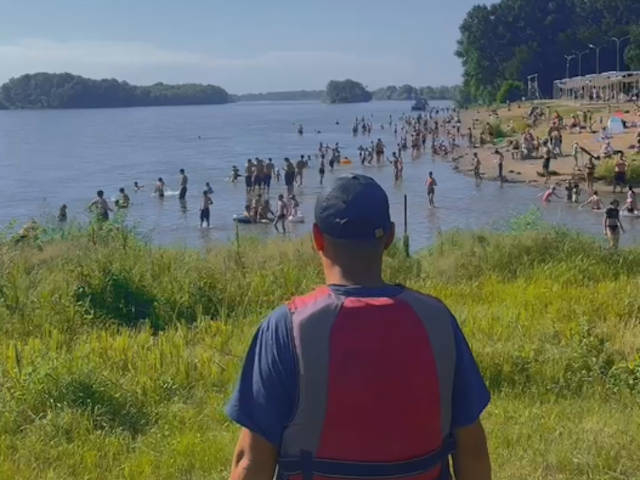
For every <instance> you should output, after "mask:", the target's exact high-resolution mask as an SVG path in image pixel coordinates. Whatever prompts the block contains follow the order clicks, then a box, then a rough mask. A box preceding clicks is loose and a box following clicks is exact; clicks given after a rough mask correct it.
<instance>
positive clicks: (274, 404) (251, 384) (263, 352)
mask: <svg viewBox="0 0 640 480" xmlns="http://www.w3.org/2000/svg"><path fill="white" fill-rule="evenodd" d="M331 289H332V290H333V292H334V293H336V294H337V295H341V296H345V297H365V298H372V297H391V298H392V297H395V296H397V295H399V294H400V293H402V291H403V290H404V287H401V286H394V285H388V286H385V287H380V288H365V287H357V286H349V287H344V286H333V285H332V286H331ZM451 322H452V326H453V335H454V342H455V348H456V367H455V373H454V380H453V397H452V409H451V415H452V417H451V428H452V430H455V429H457V428H460V427H465V426H468V425H471V424H472V423H474V422H475V421H477V420H478V418H479V417H480V414H481V413H482V412H483V411H484V409H485V408H486V407H487V405H488V404H489V398H490V395H489V390H488V389H487V387H486V385H485V383H484V380H483V379H482V375H481V374H480V370H479V369H478V365H477V364H476V361H475V359H474V358H473V354H472V353H471V349H470V348H469V344H468V343H467V340H466V339H465V338H464V335H463V334H462V331H461V330H460V326H459V325H458V322H457V321H456V319H455V318H454V317H453V315H452V316H451ZM297 401H298V365H297V357H296V353H295V346H294V340H293V332H292V331H291V314H290V312H289V310H288V308H287V307H286V306H282V307H280V308H278V309H277V310H274V311H273V312H272V313H271V315H269V317H267V319H266V320H265V321H264V322H263V323H262V324H261V325H260V327H259V328H258V331H257V332H256V334H255V336H254V337H253V341H252V342H251V346H250V347H249V351H248V353H247V356H246V358H245V362H244V366H243V368H242V373H241V375H240V381H239V382H238V385H237V387H236V390H235V392H234V393H233V396H232V397H231V400H230V401H229V404H228V405H227V415H228V416H229V418H231V420H233V421H234V422H236V423H238V424H239V425H242V426H243V427H245V428H247V429H249V430H251V431H252V432H254V433H257V434H259V435H261V436H262V437H264V438H265V439H266V440H268V441H269V442H270V443H271V444H273V445H275V446H276V447H279V446H280V442H281V439H282V434H283V432H284V430H285V428H286V427H287V425H288V424H289V423H290V422H291V421H292V420H293V417H294V415H295V412H296V406H297Z"/></svg>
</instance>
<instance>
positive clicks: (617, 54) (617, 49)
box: [611, 35, 631, 72]
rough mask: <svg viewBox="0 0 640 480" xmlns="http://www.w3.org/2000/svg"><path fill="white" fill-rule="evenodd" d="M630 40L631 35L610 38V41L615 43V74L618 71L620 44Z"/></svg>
mask: <svg viewBox="0 0 640 480" xmlns="http://www.w3.org/2000/svg"><path fill="white" fill-rule="evenodd" d="M630 38H631V35H627V36H626V37H622V38H617V37H611V40H613V41H614V42H616V71H617V72H619V71H620V42H623V41H625V40H629V39H630Z"/></svg>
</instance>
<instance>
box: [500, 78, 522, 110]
mask: <svg viewBox="0 0 640 480" xmlns="http://www.w3.org/2000/svg"><path fill="white" fill-rule="evenodd" d="M523 94H524V85H523V84H522V82H516V81H514V80H506V81H505V82H503V83H502V87H501V88H500V91H498V94H497V95H496V103H498V104H502V103H507V102H516V101H518V100H520V99H521V98H522V96H523Z"/></svg>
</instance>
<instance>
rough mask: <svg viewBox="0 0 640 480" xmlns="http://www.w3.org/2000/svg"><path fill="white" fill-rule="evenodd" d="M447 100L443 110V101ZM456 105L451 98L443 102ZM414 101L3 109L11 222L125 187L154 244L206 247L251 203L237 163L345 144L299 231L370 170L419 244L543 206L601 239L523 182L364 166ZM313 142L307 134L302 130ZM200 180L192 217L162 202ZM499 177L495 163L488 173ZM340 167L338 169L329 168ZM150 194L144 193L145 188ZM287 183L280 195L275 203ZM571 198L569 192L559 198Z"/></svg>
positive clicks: (588, 218)
mask: <svg viewBox="0 0 640 480" xmlns="http://www.w3.org/2000/svg"><path fill="white" fill-rule="evenodd" d="M436 104H438V102H432V105H436ZM440 104H441V105H446V102H444V103H442V102H441V103H440ZM410 105H411V104H410V103H409V102H371V103H367V104H350V105H326V104H323V103H318V102H255V103H253V102H247V103H235V104H228V105H214V106H187V107H150V108H121V109H95V110H48V111H47V110H43V111H3V112H0V172H1V173H0V226H4V225H7V224H9V223H10V222H11V221H14V220H15V221H16V225H20V224H22V223H24V222H26V221H28V220H29V219H30V218H36V219H44V218H47V217H51V216H53V215H55V213H56V212H57V209H58V207H59V206H60V205H61V204H62V203H66V204H67V205H68V206H69V217H70V219H72V220H78V221H86V220H88V219H89V214H88V213H87V211H86V206H87V204H88V203H89V202H90V201H91V200H92V198H93V197H94V196H95V192H96V190H98V189H103V190H104V191H105V192H106V195H107V196H108V197H109V198H111V199H113V198H115V197H116V196H117V191H118V188H119V187H121V186H124V187H125V188H126V189H127V191H128V192H129V194H130V196H131V200H132V205H131V208H130V209H129V211H128V214H127V223H129V224H131V225H134V226H135V227H136V228H137V229H138V230H139V231H140V232H142V233H143V234H145V235H146V236H148V237H149V238H150V239H151V240H152V241H153V242H154V243H157V244H162V245H180V246H194V247H201V246H203V245H206V244H207V243H209V242H213V241H227V240H229V239H231V238H233V236H234V234H235V233H234V232H235V226H234V222H233V221H232V216H233V215H234V214H236V213H240V212H241V211H242V209H243V207H244V204H245V192H244V183H243V182H239V183H238V184H235V185H234V184H231V183H230V182H229V181H228V180H227V179H228V177H229V173H230V170H231V166H232V165H233V164H236V165H238V166H239V167H240V168H241V169H242V167H243V165H244V163H245V161H246V159H247V158H250V157H256V156H259V157H261V158H267V157H272V158H273V159H274V161H275V162H276V164H277V165H278V166H280V165H281V164H282V159H283V158H284V157H285V156H288V157H290V158H292V159H293V160H294V161H295V159H297V158H298V157H299V156H300V154H305V155H307V154H311V155H312V157H313V155H314V154H315V153H316V152H317V147H318V143H319V142H324V143H329V144H334V143H335V142H339V143H340V145H341V147H342V152H343V155H346V156H349V157H350V158H352V159H354V163H353V165H351V166H349V167H347V166H341V167H339V168H336V171H335V173H334V174H331V173H329V172H328V171H327V176H326V177H325V186H324V187H321V186H320V185H319V182H318V173H317V164H316V161H315V157H314V162H313V163H312V165H311V167H310V168H309V169H308V170H306V178H305V183H304V185H303V186H302V187H299V188H297V190H296V193H297V196H298V198H299V199H300V201H301V208H302V213H303V214H304V215H305V217H306V218H307V222H306V223H304V224H298V225H290V228H291V231H292V234H294V235H299V234H304V233H306V232H308V231H309V230H310V226H311V221H310V219H312V217H313V206H314V200H315V197H316V196H317V194H318V193H319V192H321V191H322V190H323V188H325V189H326V188H329V187H330V185H331V183H332V181H333V179H334V178H335V177H336V176H337V175H340V174H341V173H346V172H364V173H366V174H368V175H371V176H373V177H375V178H376V179H377V180H378V181H379V182H380V183H381V184H382V185H383V186H384V187H385V189H386V190H387V192H388V193H389V197H390V201H391V209H392V216H393V218H394V220H395V221H396V223H398V224H399V225H398V226H399V228H400V229H401V228H402V204H403V196H404V194H407V195H408V203H409V233H410V235H411V243H412V247H413V248H420V247H423V246H425V245H428V244H429V243H430V242H431V241H432V240H433V238H434V236H435V235H436V234H437V232H439V231H445V230H448V229H452V228H464V229H467V228H479V227H495V228H499V227H500V225H502V224H504V222H505V221H506V220H508V219H509V218H511V217H513V216H515V215H519V214H522V213H525V212H527V211H529V210H530V209H531V208H532V207H538V208H540V209H541V212H542V217H543V218H544V219H545V220H546V221H548V222H551V223H558V224H562V225H567V226H570V227H573V228H576V229H579V230H582V231H585V232H589V233H593V234H596V235H601V230H602V227H601V221H602V219H601V215H599V214H595V213H592V212H590V211H587V210H578V209H577V208H576V207H575V206H573V205H567V204H566V203H565V202H564V201H562V200H559V199H554V202H552V203H551V204H549V205H546V206H542V205H541V202H540V200H539V199H538V198H537V195H538V193H539V191H538V190H536V189H534V188H531V187H528V186H525V185H518V184H505V185H504V186H502V187H501V186H500V185H499V184H498V183H496V182H489V181H485V182H483V183H482V184H481V185H479V186H476V185H475V182H474V180H473V179H470V178H467V177H465V176H463V175H461V174H459V173H456V172H454V171H453V170H452V169H451V164H450V163H447V162H444V161H442V160H439V159H433V158H431V157H430V156H428V155H425V156H424V157H422V158H420V159H417V160H414V161H412V160H410V159H407V158H405V172H404V179H403V181H402V182H401V183H398V184H394V182H393V172H392V168H391V167H390V166H389V165H385V166H381V167H362V166H360V165H359V162H358V161H357V150H356V149H357V147H358V146H359V145H360V144H368V143H369V142H370V141H371V140H375V139H377V138H378V137H380V138H382V139H383V141H385V143H386V144H387V145H395V143H396V142H395V140H394V137H393V132H392V131H391V130H390V129H389V128H388V126H386V128H385V130H381V129H380V126H379V125H380V123H383V122H384V123H386V122H387V121H388V118H389V115H392V116H393V118H394V119H395V118H398V117H399V116H400V115H401V114H402V113H408V112H409V109H410ZM363 115H364V116H365V117H367V118H373V121H374V124H375V125H376V129H375V130H374V132H373V134H372V136H371V138H369V137H362V136H358V137H353V136H352V134H351V125H352V123H353V120H354V118H355V117H356V116H363ZM299 123H300V124H302V125H304V128H305V134H304V135H302V136H300V135H298V134H297V133H296V128H297V125H298V124H299ZM179 168H184V169H185V170H186V171H187V175H188V176H189V193H188V196H187V202H186V209H185V208H184V206H182V205H180V202H179V201H178V199H177V197H175V196H168V197H166V198H165V199H164V200H160V199H158V198H156V197H154V196H152V195H151V192H152V190H153V185H154V181H155V179H157V177H160V176H161V177H163V178H164V179H165V181H166V182H167V185H168V187H169V189H170V190H174V191H175V190H177V189H178V187H177V184H178V169H179ZM484 169H485V170H486V171H487V174H488V175H489V176H493V175H495V173H494V172H493V170H495V166H494V165H485V166H484ZM327 170H328V168H327ZM429 170H432V171H433V172H434V175H435V177H436V179H437V181H438V184H439V187H438V189H437V196H436V205H437V208H434V209H428V208H426V207H425V187H424V181H425V177H426V175H427V172H428V171H429ZM134 180H137V181H138V182H139V183H141V184H144V185H145V186H146V188H145V189H144V190H143V191H140V192H137V193H135V192H133V181H134ZM206 181H209V182H211V185H212V186H213V188H214V190H215V193H214V195H213V200H214V205H213V209H212V225H211V228H210V229H201V228H199V225H198V223H199V220H198V214H199V211H198V209H199V203H200V197H201V192H202V189H203V187H204V184H205V182H206ZM282 190H283V185H277V184H276V185H275V186H274V188H272V192H271V198H272V204H273V203H275V202H274V199H275V197H276V196H277V194H278V193H279V192H281V191H282ZM559 193H560V194H561V195H562V194H563V192H562V191H560V192H559ZM625 224H626V226H627V227H628V228H627V230H628V233H627V234H626V235H623V243H627V244H628V243H631V242H633V241H634V238H636V237H637V234H638V232H640V219H638V220H636V219H626V220H625ZM240 232H241V235H258V236H264V237H270V236H274V235H275V232H274V231H273V228H272V227H271V226H270V225H242V226H240Z"/></svg>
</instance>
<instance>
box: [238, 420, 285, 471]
mask: <svg viewBox="0 0 640 480" xmlns="http://www.w3.org/2000/svg"><path fill="white" fill-rule="evenodd" d="M277 458H278V450H277V448H276V447H275V446H273V445H272V444H271V443H269V442H268V441H267V440H265V439H264V438H263V437H261V436H260V435H258V434H257V433H253V432H252V431H251V430H248V429H246V428H243V429H242V430H241V431H240V438H239V439H238V444H237V445H236V451H235V453H234V454H233V463H232V464H231V475H230V477H229V478H230V480H272V479H273V476H274V473H275V469H276V462H277Z"/></svg>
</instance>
